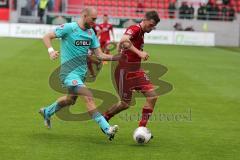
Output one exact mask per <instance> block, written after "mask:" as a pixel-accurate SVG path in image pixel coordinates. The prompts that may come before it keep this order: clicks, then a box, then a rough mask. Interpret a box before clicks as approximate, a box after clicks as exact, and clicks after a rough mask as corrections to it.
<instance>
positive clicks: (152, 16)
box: [145, 11, 160, 24]
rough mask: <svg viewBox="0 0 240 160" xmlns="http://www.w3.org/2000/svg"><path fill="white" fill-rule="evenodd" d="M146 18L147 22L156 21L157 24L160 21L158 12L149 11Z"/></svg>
mask: <svg viewBox="0 0 240 160" xmlns="http://www.w3.org/2000/svg"><path fill="white" fill-rule="evenodd" d="M145 18H146V19H147V20H151V19H152V20H154V21H155V22H156V24H157V23H158V22H159V21H160V18H159V16H158V13H157V12H156V11H148V12H146V14H145Z"/></svg>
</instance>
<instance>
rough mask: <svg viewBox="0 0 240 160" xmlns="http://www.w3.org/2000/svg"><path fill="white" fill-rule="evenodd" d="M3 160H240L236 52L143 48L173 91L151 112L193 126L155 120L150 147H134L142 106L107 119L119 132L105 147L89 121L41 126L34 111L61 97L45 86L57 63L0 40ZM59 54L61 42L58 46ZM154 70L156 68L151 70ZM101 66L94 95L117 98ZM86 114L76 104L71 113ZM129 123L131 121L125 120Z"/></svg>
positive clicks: (30, 45) (239, 56) (36, 44)
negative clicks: (181, 116)
mask: <svg viewBox="0 0 240 160" xmlns="http://www.w3.org/2000/svg"><path fill="white" fill-rule="evenodd" d="M0 47H1V53H0V75H1V78H0V84H1V85H0V90H1V96H0V102H1V107H0V122H1V129H0V159H2V160H4V159H11V160H14V159H16V160H28V159H36V160H38V159H39V160H40V159H41V160H43V159H44V160H48V159H49V160H53V159H58V160H61V159H62V160H74V159H81V160H83V159H105V160H106V159H134V160H135V159H138V160H145V159H154V160H155V159H164V160H168V159H179V160H181V159H182V160H185V159H191V160H196V159H204V160H207V159H211V160H212V159H231V160H232V159H239V157H240V153H239V150H240V127H239V126H240V125H239V122H240V116H239V114H240V110H239V106H240V90H239V88H240V83H239V82H240V69H239V65H240V50H239V48H217V47H210V48H209V47H186V46H166V45H146V46H145V50H146V51H148V52H149V53H150V59H149V61H150V62H155V63H160V64H162V65H165V66H166V67H167V68H168V72H167V73H166V74H165V75H164V76H162V78H161V79H163V80H165V81H167V82H170V83H171V84H172V85H173V86H174V89H173V90H172V91H171V92H170V93H168V94H166V95H164V96H161V97H160V98H159V100H158V102H157V104H156V108H155V111H154V113H155V114H156V115H159V114H160V113H165V114H166V115H172V114H174V115H177V114H178V113H180V114H185V115H188V116H190V114H189V110H191V120H189V119H188V120H186V121H177V120H173V119H159V118H156V119H154V120H152V121H151V122H150V123H149V125H148V127H149V128H150V129H151V131H152V133H153V134H154V139H153V140H152V141H151V142H150V143H149V144H147V145H144V146H140V145H136V144H135V142H134V141H133V140H132V133H133V130H134V129H135V128H136V127H137V124H138V123H137V120H136V119H134V118H132V119H130V118H129V116H130V115H131V114H132V115H135V114H136V113H138V112H140V111H141V107H142V105H143V103H144V99H142V98H138V99H137V103H136V105H135V106H134V107H131V108H130V109H129V110H127V111H124V112H122V113H121V114H120V115H118V116H116V117H115V118H113V119H112V120H111V123H112V124H119V126H120V131H119V134H118V135H117V136H116V138H115V140H114V141H113V142H109V141H108V140H107V139H106V137H105V136H104V135H103V134H102V133H101V131H100V130H99V128H98V126H97V125H96V124H95V122H93V121H85V122H67V121H61V120H59V119H58V118H56V117H54V119H53V129H52V130H46V129H45V128H44V127H43V121H42V118H41V117H40V116H39V115H38V113H37V111H38V109H39V108H40V107H41V106H42V105H47V104H50V103H52V102H53V101H54V100H56V98H58V97H59V96H60V95H61V94H60V93H57V92H55V91H53V90H52V89H51V88H50V87H49V85H48V77H49V75H50V73H51V72H52V71H53V70H54V69H55V68H56V67H57V66H58V61H55V62H53V61H50V60H49V58H48V55H47V51H46V49H45V48H44V46H43V44H42V42H41V41H40V40H32V39H14V38H0ZM55 48H58V42H55ZM156 69H157V68H156ZM109 84H111V80H110V64H108V65H105V66H104V67H103V69H102V71H101V73H100V75H99V76H98V79H97V81H96V82H95V83H91V84H88V85H89V86H91V87H93V88H97V89H99V90H104V91H108V92H112V93H113V94H116V93H115V91H114V89H113V87H112V85H109ZM83 110H85V106H84V104H83V103H82V102H80V101H78V102H77V104H76V105H75V107H73V109H72V111H73V112H76V113H77V112H79V111H83ZM126 116H128V117H126Z"/></svg>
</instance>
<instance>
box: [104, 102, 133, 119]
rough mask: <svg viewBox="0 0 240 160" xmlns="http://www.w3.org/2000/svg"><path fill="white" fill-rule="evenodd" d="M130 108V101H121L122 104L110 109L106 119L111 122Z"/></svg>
mask: <svg viewBox="0 0 240 160" xmlns="http://www.w3.org/2000/svg"><path fill="white" fill-rule="evenodd" d="M129 106H130V101H124V100H121V101H120V102H118V103H116V104H114V105H112V106H111V107H110V108H108V109H107V111H106V112H104V117H105V119H106V120H107V121H109V120H110V119H111V118H112V117H113V116H114V115H116V114H118V113H120V112H122V111H124V110H126V109H128V108H129Z"/></svg>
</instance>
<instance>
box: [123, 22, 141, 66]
mask: <svg viewBox="0 0 240 160" xmlns="http://www.w3.org/2000/svg"><path fill="white" fill-rule="evenodd" d="M124 34H125V35H129V36H130V41H131V42H132V44H133V46H134V47H136V48H137V49H139V50H143V45H144V32H143V30H142V28H141V26H140V24H136V25H132V26H130V27H128V28H127V30H126V31H125V33H124ZM123 54H124V55H125V56H127V60H126V59H125V60H120V61H119V64H120V67H121V68H126V69H129V70H138V69H140V66H141V57H139V56H138V55H137V54H136V53H134V52H132V51H125V52H123ZM133 63H134V64H133Z"/></svg>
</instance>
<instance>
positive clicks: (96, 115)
mask: <svg viewBox="0 0 240 160" xmlns="http://www.w3.org/2000/svg"><path fill="white" fill-rule="evenodd" d="M77 94H78V95H81V96H83V99H84V101H85V103H86V105H87V111H88V113H89V115H90V116H91V117H92V119H94V120H95V121H96V122H97V123H98V125H99V126H100V128H101V129H102V130H103V131H104V133H105V134H106V135H108V136H109V139H110V140H112V138H114V135H115V134H116V132H117V130H118V126H117V125H114V126H110V124H109V123H108V122H107V121H106V119H105V118H104V117H103V116H102V114H101V113H100V112H98V110H97V108H96V105H95V102H94V99H93V95H92V93H91V91H90V90H89V89H88V88H87V87H85V86H81V87H78V88H77Z"/></svg>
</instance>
